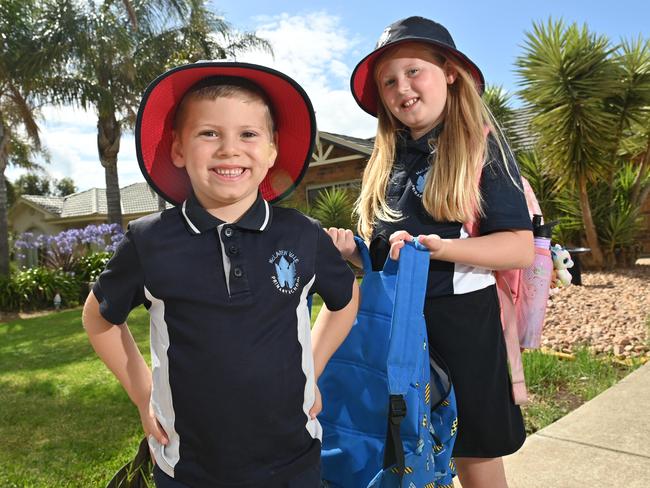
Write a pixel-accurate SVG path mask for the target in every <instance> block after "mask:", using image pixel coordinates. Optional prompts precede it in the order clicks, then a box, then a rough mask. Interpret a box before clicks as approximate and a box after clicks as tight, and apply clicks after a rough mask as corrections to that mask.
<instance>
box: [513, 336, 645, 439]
mask: <svg viewBox="0 0 650 488" xmlns="http://www.w3.org/2000/svg"><path fill="white" fill-rule="evenodd" d="M523 361H524V374H525V377H526V385H527V387H528V392H529V394H530V397H531V398H530V399H531V403H530V404H529V405H527V406H526V407H524V409H523V413H524V419H525V421H526V431H527V433H528V434H531V433H533V432H536V431H537V430H539V429H541V428H543V427H545V426H547V425H549V424H550V423H552V422H555V421H556V420H558V419H559V418H561V417H563V416H564V415H566V414H567V413H569V412H570V411H572V410H574V409H575V408H577V407H578V406H580V405H581V404H583V403H585V402H587V401H589V400H591V399H592V398H593V397H595V396H596V395H598V394H599V393H601V392H602V391H604V390H606V389H607V388H609V387H610V386H612V385H614V384H616V383H617V382H618V381H619V380H620V379H621V378H623V377H624V376H626V375H627V374H629V373H630V372H632V371H633V370H634V369H636V368H637V367H638V366H640V365H641V362H640V361H633V362H630V363H627V364H626V363H622V362H620V361H615V360H613V359H612V358H596V357H594V356H593V355H592V354H590V353H589V351H588V350H587V349H580V350H578V351H577V352H576V354H574V355H573V356H571V357H569V356H566V355H564V356H559V355H554V354H548V353H543V352H541V351H537V350H536V351H527V352H525V353H524V358H523Z"/></svg>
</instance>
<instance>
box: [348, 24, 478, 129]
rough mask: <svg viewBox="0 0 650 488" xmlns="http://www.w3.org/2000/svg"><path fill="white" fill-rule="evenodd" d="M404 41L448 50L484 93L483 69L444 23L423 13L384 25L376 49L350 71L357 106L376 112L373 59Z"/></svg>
mask: <svg viewBox="0 0 650 488" xmlns="http://www.w3.org/2000/svg"><path fill="white" fill-rule="evenodd" d="M405 42H424V43H427V44H431V45H433V46H436V47H437V48H438V49H440V50H441V51H443V52H447V53H449V54H450V55H451V56H452V57H453V58H455V59H456V60H458V61H459V62H460V63H461V64H463V65H464V66H465V68H467V70H468V72H469V73H470V74H471V75H472V77H473V78H474V81H475V82H476V88H477V90H478V92H479V94H482V93H483V90H484V87H485V79H484V78H483V73H481V70H480V69H479V68H478V66H476V64H474V62H472V60H471V59H469V58H468V57H467V56H466V55H465V54H463V53H462V52H460V51H459V50H458V49H456V44H455V43H454V40H453V39H452V37H451V34H450V33H449V31H448V30H447V29H446V28H445V26H443V25H442V24H439V23H437V22H434V21H433V20H429V19H425V18H424V17H408V18H406V19H402V20H398V21H397V22H395V23H393V24H391V25H389V26H388V27H386V29H384V32H383V33H382V35H381V36H380V37H379V40H378V41H377V45H376V46H375V50H374V51H373V52H371V53H370V54H368V55H367V56H366V57H365V58H363V59H362V60H361V61H360V62H359V64H357V66H356V68H354V71H353V72H352V77H351V78H350V88H351V89H352V95H353V96H354V99H355V100H356V102H357V103H358V104H359V106H360V107H361V108H362V109H364V110H365V111H366V112H368V113H369V114H370V115H372V116H374V117H376V116H377V101H378V99H379V92H378V91H377V83H376V82H375V63H376V62H377V60H378V59H379V58H380V56H381V55H382V54H384V52H386V50H387V49H389V48H391V47H393V46H396V45H398V44H402V43H405Z"/></svg>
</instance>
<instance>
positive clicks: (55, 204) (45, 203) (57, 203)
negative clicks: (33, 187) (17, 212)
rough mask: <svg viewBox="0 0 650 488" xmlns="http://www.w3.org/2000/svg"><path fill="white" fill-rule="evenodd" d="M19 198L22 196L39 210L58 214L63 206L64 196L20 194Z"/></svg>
mask: <svg viewBox="0 0 650 488" xmlns="http://www.w3.org/2000/svg"><path fill="white" fill-rule="evenodd" d="M21 198H24V199H25V200H27V201H28V202H29V203H31V204H32V206H36V207H38V208H39V209H41V210H45V211H46V212H48V213H51V214H54V215H59V214H60V213H61V210H62V208H63V200H64V198H65V197H50V196H41V195H21Z"/></svg>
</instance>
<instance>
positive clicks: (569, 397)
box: [0, 299, 637, 488]
mask: <svg viewBox="0 0 650 488" xmlns="http://www.w3.org/2000/svg"><path fill="white" fill-rule="evenodd" d="M320 305H321V302H320V300H319V299H316V300H315V302H314V307H313V308H314V314H313V315H314V316H315V315H316V313H317V312H318V310H319V308H320ZM80 315H81V312H80V309H74V310H68V311H64V312H59V313H53V314H50V315H45V316H42V317H36V318H31V319H24V320H15V321H12V322H8V323H4V324H0V405H1V407H0V438H1V439H2V441H1V442H0V487H2V488H18V487H20V488H52V487H56V488H72V487H75V488H77V487H83V488H92V487H97V488H103V487H104V486H105V485H106V483H107V482H108V480H109V479H110V478H111V477H112V475H113V474H114V472H115V471H117V470H118V469H119V467H120V466H121V465H122V464H124V463H125V462H127V461H129V460H130V459H131V458H132V457H133V456H134V455H135V452H136V449H137V446H138V442H139V440H140V438H141V436H142V432H141V427H140V422H139V419H138V415H137V412H136V410H135V408H134V407H133V406H132V405H131V402H130V400H129V399H128V397H127V396H126V394H125V393H124V391H123V390H122V388H121V387H120V385H119V384H118V383H117V381H116V380H115V379H114V377H113V376H112V374H111V373H110V372H108V370H107V369H106V367H105V366H104V365H103V364H102V363H101V362H100V361H99V359H97V357H96V356H95V353H94V352H93V350H92V348H91V347H90V345H89V343H88V341H87V339H86V335H85V333H84V331H83V329H82V326H81V318H80ZM129 327H130V328H131V331H132V333H133V335H134V337H135V339H136V341H137V342H138V345H139V347H140V350H141V351H142V352H143V354H144V355H145V357H146V358H147V359H148V356H149V347H148V316H147V313H146V311H145V310H144V309H143V308H138V309H136V310H134V311H133V313H132V314H131V316H130V317H129ZM524 364H525V368H526V377H527V381H528V385H529V390H530V392H531V393H532V396H533V400H534V401H533V404H532V405H531V406H528V407H526V409H525V416H526V421H527V424H528V426H529V429H530V431H534V430H537V429H539V428H541V427H543V426H545V425H547V424H549V423H550V422H553V421H554V420H556V419H558V418H560V417H561V416H563V415H564V414H565V413H567V412H568V411H570V410H572V409H573V408H575V406H577V405H579V404H580V403H582V402H584V401H586V400H588V399H590V398H592V397H593V396H595V395H597V394H598V393H599V392H601V391H602V390H604V389H606V388H607V387H609V386H610V385H612V384H614V383H615V382H616V381H618V380H619V379H620V378H621V377H623V376H624V375H625V374H627V373H629V372H630V371H631V370H632V369H633V368H634V367H636V366H637V365H636V364H633V365H629V366H623V365H618V364H616V363H614V362H611V361H602V360H599V359H595V358H593V357H592V356H590V355H589V353H588V352H587V351H581V352H579V353H578V354H577V355H576V358H575V360H573V361H567V360H562V359H559V358H558V357H554V356H549V355H544V354H541V353H539V352H533V353H526V354H525V355H524Z"/></svg>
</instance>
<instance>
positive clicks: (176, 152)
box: [170, 131, 185, 168]
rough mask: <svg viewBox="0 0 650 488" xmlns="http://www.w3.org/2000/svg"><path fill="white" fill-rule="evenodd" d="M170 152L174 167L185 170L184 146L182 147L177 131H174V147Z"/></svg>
mask: <svg viewBox="0 0 650 488" xmlns="http://www.w3.org/2000/svg"><path fill="white" fill-rule="evenodd" d="M170 152H171V158H172V163H174V166H176V167H177V168H184V167H185V158H184V157H183V146H182V145H181V138H180V136H179V134H178V133H177V132H176V131H172V147H171V151H170Z"/></svg>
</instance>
